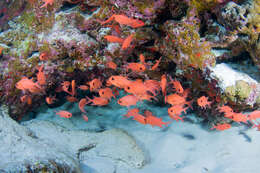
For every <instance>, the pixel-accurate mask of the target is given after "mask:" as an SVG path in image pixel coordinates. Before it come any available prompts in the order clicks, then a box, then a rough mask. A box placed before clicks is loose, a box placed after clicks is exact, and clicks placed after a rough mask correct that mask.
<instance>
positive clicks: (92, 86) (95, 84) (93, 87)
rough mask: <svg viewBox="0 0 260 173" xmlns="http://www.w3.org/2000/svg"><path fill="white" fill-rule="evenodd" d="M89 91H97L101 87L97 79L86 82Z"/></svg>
mask: <svg viewBox="0 0 260 173" xmlns="http://www.w3.org/2000/svg"><path fill="white" fill-rule="evenodd" d="M88 84H89V89H90V91H91V92H92V91H98V89H99V88H100V87H101V86H102V82H101V81H100V80H99V79H97V78H96V79H93V80H92V81H90V82H88Z"/></svg>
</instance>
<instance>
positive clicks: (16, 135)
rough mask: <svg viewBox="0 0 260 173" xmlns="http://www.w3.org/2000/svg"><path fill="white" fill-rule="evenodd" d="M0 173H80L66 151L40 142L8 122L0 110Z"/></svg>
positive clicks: (12, 121) (2, 110)
mask: <svg viewBox="0 0 260 173" xmlns="http://www.w3.org/2000/svg"><path fill="white" fill-rule="evenodd" d="M0 139H1V140H0V145H1V147H0V153H1V154H0V160H1V161H0V172H19V171H21V172H25V171H29V170H32V171H40V170H46V171H59V170H60V171H64V172H80V169H79V162H78V161H77V160H76V159H74V158H73V157H71V154H70V153H69V152H68V151H65V150H63V149H62V148H59V147H57V146H56V145H55V144H51V143H50V142H49V141H46V140H41V139H39V138H38V137H37V136H35V134H34V132H33V131H31V130H29V129H28V128H27V127H25V126H21V125H19V124H18V123H16V122H15V121H14V120H12V119H11V118H10V117H9V115H8V113H7V109H5V108H4V107H1V109H0Z"/></svg>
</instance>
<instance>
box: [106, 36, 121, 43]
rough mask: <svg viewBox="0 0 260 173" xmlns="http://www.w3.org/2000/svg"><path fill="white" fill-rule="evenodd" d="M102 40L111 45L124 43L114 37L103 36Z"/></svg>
mask: <svg viewBox="0 0 260 173" xmlns="http://www.w3.org/2000/svg"><path fill="white" fill-rule="evenodd" d="M104 38H105V39H106V40H107V41H108V42H111V43H120V44H122V43H123V42H124V40H123V39H122V38H119V37H116V36H113V35H106V36H104Z"/></svg>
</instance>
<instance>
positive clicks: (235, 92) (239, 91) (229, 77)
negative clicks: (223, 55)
mask: <svg viewBox="0 0 260 173" xmlns="http://www.w3.org/2000/svg"><path fill="white" fill-rule="evenodd" d="M211 70H212V72H211V74H210V76H211V77H212V79H215V80H217V81H218V86H219V87H220V88H221V90H222V92H223V93H224V94H225V96H226V98H228V100H229V101H231V102H232V103H235V104H237V105H244V106H245V105H248V106H253V105H255V104H257V105H259V103H258V101H257V100H259V97H260V84H259V81H257V80H256V79H254V78H252V77H251V76H250V75H248V74H246V73H244V72H242V71H238V70H236V69H234V68H232V67H231V66H230V65H228V64H225V63H221V64H217V65H216V66H215V67H214V68H211Z"/></svg>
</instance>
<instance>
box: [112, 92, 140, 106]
mask: <svg viewBox="0 0 260 173" xmlns="http://www.w3.org/2000/svg"><path fill="white" fill-rule="evenodd" d="M138 101H139V99H138V98H137V97H136V96H134V95H126V96H124V97H122V98H120V99H119V100H118V101H117V103H118V104H120V105H121V106H127V107H129V106H132V105H136V103H137V102H138Z"/></svg>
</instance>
